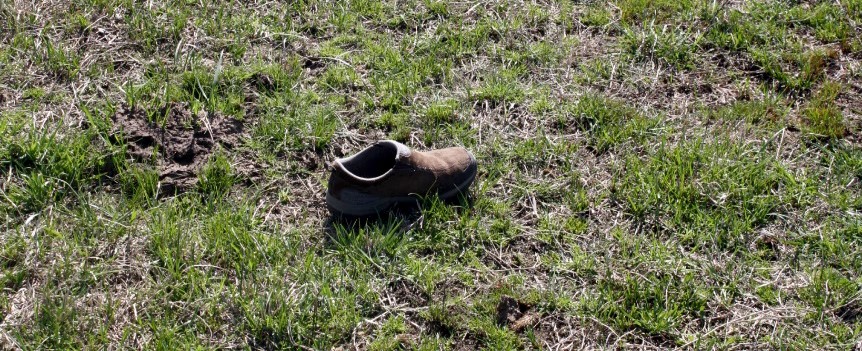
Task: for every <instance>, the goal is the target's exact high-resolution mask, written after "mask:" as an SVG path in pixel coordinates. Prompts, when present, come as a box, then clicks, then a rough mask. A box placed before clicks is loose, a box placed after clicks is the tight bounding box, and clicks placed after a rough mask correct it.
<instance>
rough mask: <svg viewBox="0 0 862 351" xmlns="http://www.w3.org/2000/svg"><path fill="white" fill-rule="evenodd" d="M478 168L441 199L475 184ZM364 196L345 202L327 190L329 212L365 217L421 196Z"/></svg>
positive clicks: (443, 194)
mask: <svg viewBox="0 0 862 351" xmlns="http://www.w3.org/2000/svg"><path fill="white" fill-rule="evenodd" d="M477 173H478V168H477V167H473V171H472V174H470V177H469V178H467V179H466V180H464V182H462V183H461V184H458V185H457V186H455V187H454V188H452V189H450V190H448V191H446V192H445V193H442V194H440V195H439V197H440V199H441V200H444V201H447V200H451V199H453V198H454V197H456V196H458V195H459V194H462V193H464V190H466V189H467V188H469V187H470V185H471V184H473V181H474V180H475V179H476V174H477ZM362 197H364V198H365V199H367V200H366V201H361V202H356V201H352V202H345V201H341V200H339V199H337V198H335V197H334V196H332V195H331V194H330V193H329V191H327V192H326V205H327V207H329V212H331V213H332V214H333V215H336V216H355V217H363V216H370V215H374V214H378V213H381V212H385V211H387V210H389V209H391V208H392V207H395V206H397V205H405V204H412V203H416V201H417V200H419V197H418V196H416V195H408V196H390V197H375V196H370V195H368V194H363V195H362Z"/></svg>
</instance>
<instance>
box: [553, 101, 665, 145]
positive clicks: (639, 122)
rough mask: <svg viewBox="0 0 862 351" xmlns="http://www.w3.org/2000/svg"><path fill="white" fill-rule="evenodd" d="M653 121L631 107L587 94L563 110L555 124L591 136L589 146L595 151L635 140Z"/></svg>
mask: <svg viewBox="0 0 862 351" xmlns="http://www.w3.org/2000/svg"><path fill="white" fill-rule="evenodd" d="M651 123H652V122H650V121H649V119H648V118H646V117H645V116H643V115H642V114H641V113H639V112H638V111H637V110H635V109H634V108H632V107H630V106H627V105H626V104H624V103H622V102H620V101H616V100H613V99H608V98H606V97H604V96H601V95H597V94H587V95H584V96H582V97H581V98H580V100H578V102H577V103H576V104H573V105H571V106H569V107H567V108H566V109H565V113H564V114H563V115H561V116H560V117H559V118H558V119H557V121H556V125H557V127H558V128H563V129H569V128H573V129H576V130H579V131H582V132H585V133H587V134H588V135H590V146H592V147H593V148H594V149H595V150H596V151H598V152H600V153H601V152H605V151H608V150H610V149H611V148H612V147H614V146H615V145H618V144H621V143H624V142H628V141H636V140H637V139H638V135H639V134H640V133H642V132H644V131H646V129H648V128H649V125H650V124H651Z"/></svg>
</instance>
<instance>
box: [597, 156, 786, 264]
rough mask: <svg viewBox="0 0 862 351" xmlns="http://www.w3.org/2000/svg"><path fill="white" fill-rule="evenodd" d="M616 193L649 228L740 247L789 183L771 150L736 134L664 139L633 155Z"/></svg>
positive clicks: (693, 241)
mask: <svg viewBox="0 0 862 351" xmlns="http://www.w3.org/2000/svg"><path fill="white" fill-rule="evenodd" d="M619 175H620V177H621V178H620V181H619V183H617V184H616V185H615V189H614V196H615V197H616V198H617V199H618V201H620V202H621V203H622V204H623V205H624V206H625V208H626V211H627V213H628V214H630V215H631V216H632V217H633V218H634V219H636V220H637V221H638V222H639V223H640V224H639V225H641V226H643V227H644V229H645V230H650V231H654V232H655V233H656V234H660V235H667V236H676V237H679V238H680V239H681V240H682V241H683V242H685V243H686V244H687V245H691V246H693V247H695V248H705V249H712V248H715V249H720V250H730V251H734V250H739V249H741V248H743V247H745V245H747V244H748V242H749V240H750V236H751V235H752V233H753V232H754V231H755V230H757V229H758V228H760V227H762V226H764V225H766V224H768V223H769V222H771V221H772V220H773V219H774V218H773V217H772V213H773V211H774V210H775V209H776V208H777V207H778V206H779V205H780V201H779V198H778V197H777V196H776V195H775V191H776V190H777V189H779V188H781V187H782V185H783V184H784V183H785V180H784V179H783V172H782V168H781V167H780V166H778V165H776V164H775V163H774V160H773V159H772V158H771V156H770V155H769V154H764V153H758V152H757V150H747V149H746V148H744V147H741V146H740V145H735V144H733V143H728V142H719V143H714V144H705V143H703V142H694V144H691V145H688V146H685V147H675V148H672V147H667V146H663V145H662V146H659V148H658V149H657V150H656V152H655V153H654V154H652V155H650V156H649V157H648V158H646V159H640V158H630V159H629V160H628V161H627V162H626V164H625V167H624V168H622V169H621V170H620V173H619Z"/></svg>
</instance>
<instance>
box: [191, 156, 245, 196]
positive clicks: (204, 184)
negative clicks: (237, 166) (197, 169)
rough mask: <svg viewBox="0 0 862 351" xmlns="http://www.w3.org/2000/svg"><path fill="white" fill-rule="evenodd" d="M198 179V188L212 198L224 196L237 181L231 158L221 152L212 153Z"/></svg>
mask: <svg viewBox="0 0 862 351" xmlns="http://www.w3.org/2000/svg"><path fill="white" fill-rule="evenodd" d="M199 178H200V179H199V180H198V189H200V191H201V192H202V193H204V194H206V195H207V196H209V197H210V198H221V197H224V196H225V195H226V194H227V192H228V191H229V190H230V188H231V187H232V186H233V185H234V183H235V182H236V177H235V176H234V174H233V170H232V168H231V164H230V160H229V159H228V158H227V156H225V155H224V154H223V153H221V152H217V153H216V154H214V155H212V156H211V157H210V159H209V160H207V164H206V165H204V167H203V170H202V171H201V174H200V177H199Z"/></svg>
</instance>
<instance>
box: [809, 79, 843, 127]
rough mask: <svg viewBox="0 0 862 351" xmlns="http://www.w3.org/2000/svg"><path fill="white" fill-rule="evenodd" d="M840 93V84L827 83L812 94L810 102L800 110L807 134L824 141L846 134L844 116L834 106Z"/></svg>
mask: <svg viewBox="0 0 862 351" xmlns="http://www.w3.org/2000/svg"><path fill="white" fill-rule="evenodd" d="M840 92H841V85H840V84H838V83H834V82H827V83H824V84H823V86H822V87H820V90H818V91H817V92H816V93H815V94H814V96H813V97H812V100H811V102H810V103H809V104H808V106H807V107H806V108H805V109H803V110H802V115H803V117H804V121H805V129H806V131H807V132H808V133H811V134H813V135H814V136H816V137H822V138H826V139H834V138H840V137H842V136H844V134H845V133H846V132H847V129H846V127H845V125H844V114H843V113H842V112H841V109H840V108H839V107H838V106H837V105H836V104H835V99H836V98H837V97H838V94H839V93H840Z"/></svg>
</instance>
